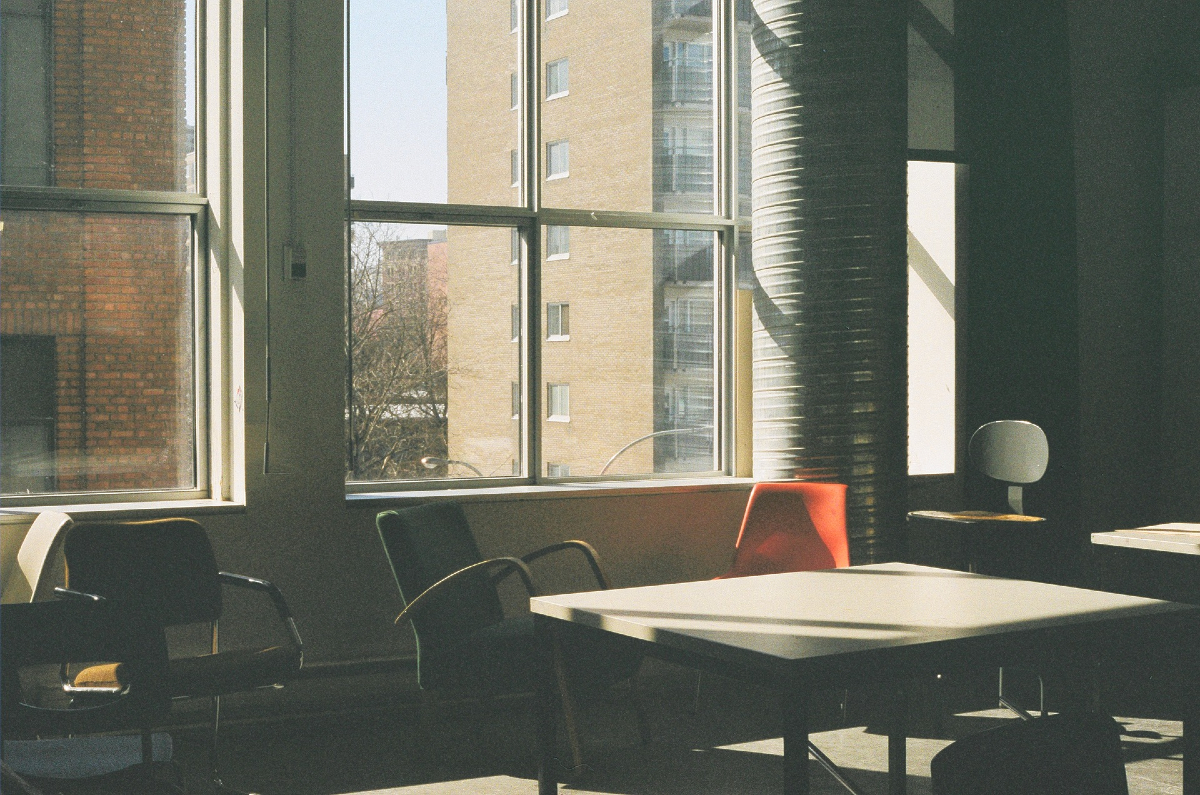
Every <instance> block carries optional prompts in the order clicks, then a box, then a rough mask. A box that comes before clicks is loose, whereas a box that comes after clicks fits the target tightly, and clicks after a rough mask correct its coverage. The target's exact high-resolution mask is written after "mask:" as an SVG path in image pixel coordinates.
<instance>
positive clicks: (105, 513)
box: [0, 500, 246, 524]
mask: <svg viewBox="0 0 1200 795" xmlns="http://www.w3.org/2000/svg"><path fill="white" fill-rule="evenodd" d="M245 510H246V506H245V505H244V504H243V503H240V502H228V501H225V500H152V501H145V502H108V503H105V502H100V503H78V504H75V503H72V504H66V505H64V504H58V505H28V506H20V507H16V506H13V507H10V508H2V509H0V524H8V523H9V522H14V523H15V522H27V521H29V516H31V515H34V514H37V513H39V512H41V511H62V512H63V513H66V514H70V516H71V518H72V519H75V520H77V521H80V520H89V519H117V518H123V517H134V518H139V519H145V518H150V517H156V516H178V515H180V514H186V515H188V516H196V515H204V514H219V513H241V512H242V511H245ZM13 517H18V518H13Z"/></svg>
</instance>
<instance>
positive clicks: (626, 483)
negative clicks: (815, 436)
mask: <svg viewBox="0 0 1200 795" xmlns="http://www.w3.org/2000/svg"><path fill="white" fill-rule="evenodd" d="M754 483H755V480H754V479H753V478H733V477H723V476H715V477H696V478H679V479H671V480H665V479H664V480H609V481H603V482H599V481H598V482H591V483H586V482H585V483H580V482H574V483H539V484H538V485H536V486H493V487H486V486H485V487H475V488H454V487H451V488H445V489H419V490H413V491H373V492H359V493H357V494H347V495H346V507H348V508H368V509H378V508H380V507H382V506H385V505H395V504H397V503H402V502H409V501H421V502H426V501H429V500H433V499H451V500H456V501H458V502H497V501H508V500H571V499H590V498H595V497H627V496H634V495H643V496H652V495H656V494H678V493H683V492H707V491H745V490H747V489H749V488H750V487H751V486H752V485H754Z"/></svg>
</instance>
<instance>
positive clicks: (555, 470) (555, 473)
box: [546, 463, 571, 478]
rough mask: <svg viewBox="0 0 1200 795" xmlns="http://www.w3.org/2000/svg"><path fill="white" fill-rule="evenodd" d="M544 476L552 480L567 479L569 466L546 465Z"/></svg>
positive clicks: (569, 472)
mask: <svg viewBox="0 0 1200 795" xmlns="http://www.w3.org/2000/svg"><path fill="white" fill-rule="evenodd" d="M546 475H547V477H552V478H569V477H570V476H571V465H570V464H550V463H547V464H546Z"/></svg>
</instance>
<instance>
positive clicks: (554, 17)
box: [546, 8, 571, 22]
mask: <svg viewBox="0 0 1200 795" xmlns="http://www.w3.org/2000/svg"><path fill="white" fill-rule="evenodd" d="M570 10H571V9H569V8H568V9H567V10H566V11H559V12H558V13H557V14H551V15H550V16H548V17H546V21H547V22H549V21H550V20H552V19H558V18H559V17H565V16H566V15H567V11H570Z"/></svg>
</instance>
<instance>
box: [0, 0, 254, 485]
mask: <svg viewBox="0 0 1200 795" xmlns="http://www.w3.org/2000/svg"><path fill="white" fill-rule="evenodd" d="M185 8H186V6H185ZM192 11H193V14H194V15H195V16H194V18H193V19H191V20H189V22H188V24H189V25H192V26H194V27H193V30H194V36H195V47H194V52H193V57H194V59H195V61H194V63H193V64H191V69H192V71H193V74H194V82H193V84H192V88H193V89H194V95H193V99H194V102H195V155H194V157H195V162H196V186H195V187H196V192H195V193H191V192H187V191H156V190H124V189H113V188H68V187H57V186H23V185H7V184H5V185H0V207H2V208H3V210H4V211H5V212H33V213H37V212H60V213H80V214H93V213H94V214H104V215H118V216H124V215H127V216H174V217H179V216H183V217H187V218H188V219H189V220H190V222H191V235H190V246H189V254H190V257H191V263H190V267H191V271H192V272H191V280H190V285H189V287H190V299H191V307H190V311H191V357H192V363H191V386H192V396H193V401H192V403H193V408H192V417H191V421H192V423H193V427H194V431H193V433H194V436H193V449H194V466H195V471H194V482H193V484H192V486H191V487H185V488H177V489H122V490H107V491H99V490H96V491H82V490H81V491H53V492H40V493H36V494H21V495H15V494H14V495H0V507H4V508H9V507H25V506H43V505H61V506H72V505H92V504H96V505H115V504H118V503H123V504H135V503H136V504H153V503H162V504H164V505H170V504H172V503H178V502H183V501H196V500H225V499H229V496H230V492H231V491H233V490H234V487H233V485H232V484H231V483H230V478H231V476H232V475H233V474H234V473H232V472H229V471H226V470H227V469H228V467H229V454H228V450H227V446H228V441H227V435H228V434H229V433H230V429H229V424H230V423H229V418H228V417H227V416H226V415H227V414H228V413H229V412H228V407H227V406H226V404H225V402H224V401H223V400H222V399H221V397H220V396H219V395H218V394H217V386H216V384H217V383H218V382H220V381H222V380H228V379H229V375H230V374H229V373H225V372H221V373H219V374H218V373H214V372H213V370H212V368H213V367H221V368H222V369H223V368H224V367H225V365H222V364H221V360H222V359H223V358H225V356H224V351H225V350H226V348H227V346H228V345H229V343H230V339H231V329H230V328H228V327H227V325H226V324H227V323H229V316H228V315H227V314H226V313H224V312H222V311H220V310H219V309H216V308H215V307H214V306H213V304H214V303H219V302H217V301H216V299H215V297H214V296H212V295H210V291H211V290H212V289H214V287H215V284H213V283H212V282H210V277H211V278H212V279H215V280H216V281H219V282H224V281H225V280H226V278H227V274H226V261H225V254H224V252H222V251H218V250H216V249H215V248H214V247H213V244H212V240H211V238H210V235H209V221H210V216H211V215H212V214H213V207H212V205H211V203H210V201H209V199H208V196H209V194H210V193H212V192H219V191H221V190H222V185H220V184H212V183H213V182H214V181H216V180H219V181H221V182H225V181H227V180H229V174H230V173H231V172H232V170H233V168H234V164H236V163H240V161H241V159H242V154H241V153H238V152H232V151H231V152H224V150H225V149H226V148H231V147H226V145H225V144H226V139H227V138H229V137H230V136H229V133H228V131H227V130H226V128H225V127H224V126H223V125H224V124H225V123H226V122H224V121H223V120H220V119H210V118H209V114H208V112H207V111H208V99H209V97H208V94H209V92H208V87H209V80H210V76H211V77H214V78H216V79H217V80H219V81H227V80H228V79H229V75H230V73H231V71H232V70H231V68H230V65H229V62H228V60H227V59H228V57H229V55H228V51H229V47H228V43H227V41H226V40H225V36H226V35H228V32H227V31H226V30H225V27H226V26H225V25H223V24H213V22H214V21H216V20H218V19H220V18H221V15H223V14H228V10H222V9H221V8H220V6H219V4H212V3H207V2H206V1H205V0H195V5H194V6H193V9H192ZM210 158H217V159H216V160H214V161H210ZM210 175H211V176H213V177H215V180H210ZM224 213H225V215H223V216H222V218H221V219H220V220H221V222H222V223H225V224H228V223H231V222H232V219H231V218H230V217H229V216H228V215H227V214H228V213H229V210H228V208H226V209H225V210H224ZM226 385H228V384H226ZM215 426H216V427H215ZM217 427H219V428H220V431H219V432H218V430H217Z"/></svg>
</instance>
